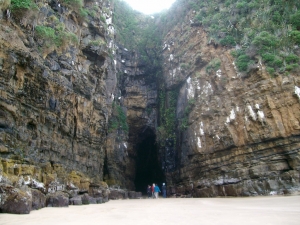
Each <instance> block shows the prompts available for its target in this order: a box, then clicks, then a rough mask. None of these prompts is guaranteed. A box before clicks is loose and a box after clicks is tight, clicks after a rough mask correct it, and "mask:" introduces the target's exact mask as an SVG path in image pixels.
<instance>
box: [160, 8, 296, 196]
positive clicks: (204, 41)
mask: <svg viewBox="0 0 300 225" xmlns="http://www.w3.org/2000/svg"><path fill="white" fill-rule="evenodd" d="M193 17H194V13H193V11H190V12H188V13H187V14H186V15H185V18H184V19H183V21H181V22H180V23H178V24H177V25H175V26H174V27H173V28H172V29H171V30H170V31H169V32H168V33H167V34H166V36H165V39H164V44H165V46H166V47H165V48H164V49H163V56H164V65H165V66H164V79H165V81H166V86H167V88H169V89H171V90H175V88H178V93H179V94H178V99H177V105H176V118H177V120H178V121H179V122H178V126H177V129H176V146H175V147H174V148H175V151H174V154H175V159H176V160H173V161H172V162H173V163H174V167H175V168H174V169H172V170H171V171H169V172H167V181H168V184H169V188H170V190H169V193H174V194H175V193H176V194H181V195H189V194H191V195H192V196H195V197H212V196H255V195H270V194H271V195H272V194H286V193H299V188H300V183H299V177H300V172H299V169H300V161H299V159H300V158H299V154H300V152H299V149H300V148H299V137H300V136H299V134H300V133H299V131H300V130H299V128H300V126H299V125H300V124H299V121H300V120H299V119H300V113H299V112H300V111H299V107H300V104H299V103H300V102H299V100H300V98H299V94H298V92H297V90H299V86H300V80H299V76H298V74H297V73H295V74H290V75H289V76H285V75H278V76H276V77H271V76H270V74H268V73H267V72H266V68H265V66H264V65H263V64H262V62H261V59H258V60H257V64H256V65H255V67H254V68H253V69H252V70H251V71H250V72H249V73H248V74H247V75H246V74H243V73H240V72H238V71H237V68H236V66H235V63H234V59H233V57H232V56H231V54H230V51H231V49H228V48H226V47H222V46H220V45H216V44H214V43H212V42H210V40H209V39H208V32H207V30H205V29H204V28H203V27H202V26H191V25H190V23H191V22H190V21H191V19H192V18H193Z"/></svg>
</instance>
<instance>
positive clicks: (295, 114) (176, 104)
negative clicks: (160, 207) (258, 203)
mask: <svg viewBox="0 0 300 225" xmlns="http://www.w3.org/2000/svg"><path fill="white" fill-rule="evenodd" d="M79 2H80V3H82V4H70V2H69V1H56V0H41V1H36V2H35V3H34V7H33V8H32V9H30V10H28V9H23V10H20V9H14V10H13V9H12V8H9V3H7V2H6V1H3V2H0V212H4V213H17V214H23V213H30V211H31V210H37V209H41V208H43V207H67V206H68V205H82V204H100V203H104V202H107V201H108V200H109V199H127V198H141V197H142V193H141V191H144V190H146V186H145V184H147V183H148V182H150V183H152V182H163V181H164V180H166V183H167V187H168V194H169V195H173V196H174V197H176V196H177V197H178V196H181V197H213V196H256V195H274V194H295V193H299V190H300V180H299V179H300V175H299V174H300V144H299V143H300V141H299V139H300V124H299V121H300V78H299V76H298V72H291V73H290V74H289V75H288V76H287V75H283V74H277V75H276V76H273V77H272V76H270V74H269V73H268V71H267V69H266V66H265V65H264V64H263V61H262V59H261V58H259V57H257V59H256V61H255V63H254V65H253V66H252V67H251V68H250V70H249V71H248V72H247V73H241V72H239V71H238V70H237V67H236V65H235V59H234V58H233V56H232V55H231V51H232V48H231V47H228V46H221V45H219V44H217V43H215V42H214V41H213V40H212V39H210V38H209V31H208V30H207V29H206V28H205V27H203V26H202V25H201V23H194V22H193V20H194V17H195V12H194V11H193V10H192V9H191V8H189V7H187V8H183V7H181V4H175V5H174V6H173V7H172V8H171V9H170V11H169V12H168V14H166V15H162V16H157V17H153V18H152V17H147V16H145V15H141V14H136V15H135V16H136V18H138V19H137V21H138V23H140V24H139V25H138V27H139V29H140V30H129V31H128V29H129V28H128V27H126V29H124V33H126V32H127V33H128V34H130V35H131V36H130V37H133V38H132V42H134V41H136V42H138V41H140V42H139V43H130V47H128V46H126V45H124V43H122V41H121V39H120V38H118V37H120V36H121V35H120V32H122V29H123V27H122V25H124V24H122V23H117V22H118V21H116V20H117V19H118V17H117V16H118V15H115V16H113V15H114V10H115V4H119V2H118V1H110V0H102V1H98V0H91V1H84V2H83V1H79ZM11 9H12V11H11ZM126 13H129V12H125V17H126V15H127V14H126ZM176 15H183V17H182V18H180V19H178V18H177V19H176V18H175V16H176ZM128 18H130V19H131V18H132V17H130V15H128ZM149 21H151V24H152V25H154V27H155V29H156V30H155V31H156V33H153V32H152V33H151V29H148V28H147V25H146V23H148V22H149ZM119 22H120V21H119ZM121 22H122V21H121ZM129 22H132V21H129ZM115 24H118V26H121V27H118V29H119V30H117V29H116V28H115ZM120 24H121V25H120ZM129 24H130V23H129ZM127 25H128V24H127ZM124 26H125V25H124ZM146 28H147V29H148V30H147V29H146ZM141 30H142V31H147V33H146V35H144V36H143V35H141V34H140V33H141V32H140V31H141ZM139 32H140V33H139ZM127 33H126V34H127ZM158 34H159V35H160V36H159V37H162V39H163V40H162V43H160V42H159V41H157V42H154V41H152V39H153V37H154V36H155V35H158ZM139 35H140V36H139ZM151 35H152V36H153V37H152V36H151ZM122 37H123V38H124V35H123V36H122ZM143 38H144V39H143ZM127 39H128V38H127ZM116 40H118V41H119V43H117V41H116ZM144 40H146V41H145V43H143V42H142V41H144ZM129 41H130V40H129ZM127 42H128V40H127ZM141 43H142V44H141ZM127 44H128V43H127ZM143 44H145V46H142V47H141V45H143ZM158 45H159V46H160V49H159V50H157V48H158ZM149 46H150V47H149ZM143 47H144V48H143ZM236 48H239V46H236ZM295 48H296V47H295ZM149 146H150V147H149ZM145 155H146V156H145ZM147 155H148V156H147ZM145 165H147V166H149V165H151V166H153V167H157V168H155V169H153V170H154V171H153V174H156V175H155V176H152V175H151V174H150V173H147V174H146V173H145V175H144V174H142V173H141V171H142V172H145V171H146V170H149V169H151V170H152V167H150V166H149V167H147V166H145ZM162 170H163V171H162ZM162 173H163V174H162ZM157 174H159V175H157ZM146 176H151V179H157V180H153V181H152V180H151V181H150V178H149V179H148V180H147V179H144V177H146ZM139 179H140V180H139ZM141 180H142V181H141ZM150 183H149V184H150ZM144 186H145V188H144ZM140 188H141V189H140ZM131 190H136V191H131ZM16 202H17V203H16Z"/></svg>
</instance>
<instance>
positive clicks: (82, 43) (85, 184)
mask: <svg viewBox="0 0 300 225" xmlns="http://www.w3.org/2000/svg"><path fill="white" fill-rule="evenodd" d="M37 4H38V8H39V10H32V11H31V10H27V11H26V10H24V12H23V13H22V14H18V13H14V14H12V16H11V17H10V18H6V17H3V19H2V20H1V21H0V30H1V31H0V46H1V48H0V73H1V76H0V86H1V88H0V136H1V139H0V182H3V181H5V180H6V181H7V182H8V183H11V184H13V183H14V182H17V181H18V179H19V178H20V177H24V176H26V179H27V180H32V179H35V180H37V181H39V182H42V183H43V184H44V185H45V187H46V188H47V187H48V185H50V184H51V183H52V182H59V183H60V184H61V185H65V186H66V185H71V186H73V189H74V187H76V188H77V189H78V190H79V191H88V190H89V185H90V184H91V183H99V182H100V181H102V179H103V164H104V156H105V151H104V150H105V145H106V132H107V122H108V117H109V115H110V111H111V102H112V100H111V97H110V93H112V92H113V91H114V89H115V87H116V77H115V72H113V71H114V70H115V65H114V63H113V60H112V59H111V58H110V57H108V55H109V54H114V50H113V49H114V43H113V28H112V27H111V17H112V8H111V7H112V6H111V5H110V2H109V1H90V2H87V3H86V5H85V10H90V11H89V12H94V13H95V14H97V15H101V17H102V18H104V19H102V20H101V19H100V18H97V17H94V16H91V15H92V13H91V14H88V15H87V17H88V18H86V19H84V18H81V17H80V16H79V13H78V12H77V11H76V10H75V9H74V8H72V7H69V6H66V5H65V4H63V3H62V4H60V3H59V2H58V1H39V2H38V3H37ZM105 20H106V21H105ZM45 27H47V29H53V30H55V31H56V32H59V31H60V32H65V33H63V34H64V36H63V38H62V39H59V40H60V41H61V43H59V44H56V42H55V44H53V43H52V42H51V41H52V40H50V39H49V38H48V36H47V35H46V34H44V36H39V35H38V33H37V32H38V28H40V29H45ZM56 34H57V33H56ZM69 36H70V37H72V38H73V41H72V42H71V41H68V37H69ZM55 38H56V39H55V40H58V39H57V38H58V37H55ZM74 40H75V41H74ZM74 185H75V186H74Z"/></svg>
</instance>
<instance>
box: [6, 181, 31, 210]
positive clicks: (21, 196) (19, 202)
mask: <svg viewBox="0 0 300 225" xmlns="http://www.w3.org/2000/svg"><path fill="white" fill-rule="evenodd" d="M31 209H32V195H31V193H30V192H27V191H21V190H20V189H18V188H14V187H13V186H11V185H6V184H0V211H1V212H3V213H13V214H29V213H30V211H31Z"/></svg>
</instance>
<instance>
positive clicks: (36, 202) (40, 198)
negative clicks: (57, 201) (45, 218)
mask: <svg viewBox="0 0 300 225" xmlns="http://www.w3.org/2000/svg"><path fill="white" fill-rule="evenodd" d="M31 194H32V210H38V209H41V208H44V207H45V206H46V196H45V195H44V194H43V193H42V192H40V191H39V190H37V189H31Z"/></svg>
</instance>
